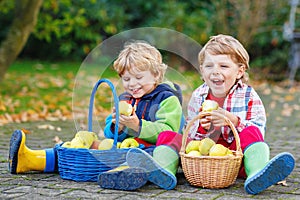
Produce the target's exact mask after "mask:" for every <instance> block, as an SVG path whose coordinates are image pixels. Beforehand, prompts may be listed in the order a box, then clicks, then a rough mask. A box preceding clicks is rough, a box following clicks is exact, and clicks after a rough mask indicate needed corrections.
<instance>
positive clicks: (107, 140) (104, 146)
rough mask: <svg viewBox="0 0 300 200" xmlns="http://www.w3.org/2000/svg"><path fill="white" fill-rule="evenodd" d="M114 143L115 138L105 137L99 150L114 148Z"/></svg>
mask: <svg viewBox="0 0 300 200" xmlns="http://www.w3.org/2000/svg"><path fill="white" fill-rule="evenodd" d="M113 144H114V140H113V139H110V138H105V139H103V140H102V141H101V142H100V144H99V146H98V149H99V150H109V149H111V148H112V146H113Z"/></svg>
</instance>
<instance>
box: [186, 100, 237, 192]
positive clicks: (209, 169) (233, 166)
mask: <svg viewBox="0 0 300 200" xmlns="http://www.w3.org/2000/svg"><path fill="white" fill-rule="evenodd" d="M215 109H218V104H217V103H216V102H214V101H211V100H206V101H204V103H203V104H202V112H200V113H199V115H198V116H196V117H195V118H194V119H192V120H191V121H190V122H189V123H188V124H187V127H186V129H185V131H184V133H183V139H182V147H181V150H180V158H181V163H182V170H183V172H184V175H185V177H186V179H187V180H188V181H189V183H190V184H191V185H193V186H200V187H204V188H225V187H229V186H230V185H232V184H234V182H235V180H236V178H237V176H238V172H239V169H240V166H241V163H242V158H243V153H242V149H241V146H240V139H239V136H238V133H237V130H236V129H235V127H234V125H233V124H232V122H231V121H230V120H229V119H228V118H227V117H224V120H225V122H226V124H227V125H228V126H229V127H230V128H231V130H232V133H233V135H234V138H235V142H236V150H230V149H228V148H227V147H225V146H223V145H222V144H216V143H215V142H214V141H213V140H212V139H210V138H208V137H207V138H204V139H202V140H191V141H190V142H188V141H187V137H188V133H189V131H190V128H191V125H192V124H193V123H194V122H195V121H197V120H199V119H200V118H201V117H203V116H208V115H211V111H213V110H215Z"/></svg>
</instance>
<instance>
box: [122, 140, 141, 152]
mask: <svg viewBox="0 0 300 200" xmlns="http://www.w3.org/2000/svg"><path fill="white" fill-rule="evenodd" d="M138 146H139V143H138V142H137V141H136V140H135V139H134V138H126V139H125V140H123V142H122V143H121V145H120V148H121V149H122V148H136V147H138Z"/></svg>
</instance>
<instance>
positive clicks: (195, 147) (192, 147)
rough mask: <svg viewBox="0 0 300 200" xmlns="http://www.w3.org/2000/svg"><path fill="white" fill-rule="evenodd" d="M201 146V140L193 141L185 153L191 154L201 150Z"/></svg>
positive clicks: (187, 146)
mask: <svg viewBox="0 0 300 200" xmlns="http://www.w3.org/2000/svg"><path fill="white" fill-rule="evenodd" d="M199 145H200V140H191V141H190V142H189V143H188V144H187V145H186V148H185V152H186V153H190V152H191V151H193V150H195V151H198V150H199Z"/></svg>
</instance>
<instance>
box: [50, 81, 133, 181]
mask: <svg viewBox="0 0 300 200" xmlns="http://www.w3.org/2000/svg"><path fill="white" fill-rule="evenodd" d="M101 83H107V84H108V85H109V86H110V88H111V90H112V93H113V96H114V106H115V109H116V125H115V130H114V143H113V147H112V148H111V149H110V150H95V149H83V148H65V147H62V146H61V145H58V146H57V147H56V149H57V154H58V171H59V175H60V177H61V178H63V179H68V180H74V181H78V182H79V181H93V182H96V181H97V177H98V175H99V173H101V172H104V171H108V170H110V169H113V168H115V167H118V166H119V165H120V164H122V163H124V162H125V161H126V154H127V152H128V150H129V148H124V149H118V148H117V139H118V128H119V99H118V96H117V94H116V90H115V87H114V85H113V84H112V83H111V82H110V81H109V80H107V79H100V80H99V81H98V82H97V83H96V84H95V86H94V88H93V90H92V93H91V96H90V104H89V113H88V131H92V130H93V127H92V124H93V122H92V118H93V107H94V98H95V94H96V91H97V89H98V87H99V85H100V84H101Z"/></svg>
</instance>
